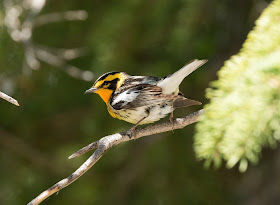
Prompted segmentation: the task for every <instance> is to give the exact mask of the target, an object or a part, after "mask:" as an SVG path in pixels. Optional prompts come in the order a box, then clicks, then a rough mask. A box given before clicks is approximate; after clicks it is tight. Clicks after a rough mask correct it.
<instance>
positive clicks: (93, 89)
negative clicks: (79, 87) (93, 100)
mask: <svg viewBox="0 0 280 205" xmlns="http://www.w3.org/2000/svg"><path fill="white" fill-rule="evenodd" d="M97 90H98V88H94V87H91V88H90V89H88V90H86V92H85V93H84V94H88V93H94V92H95V91H97Z"/></svg>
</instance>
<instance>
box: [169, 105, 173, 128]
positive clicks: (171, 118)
mask: <svg viewBox="0 0 280 205" xmlns="http://www.w3.org/2000/svg"><path fill="white" fill-rule="evenodd" d="M173 103H174V100H172V104H171V107H172V112H171V113H170V117H169V122H171V123H172V124H173V126H172V132H173V128H174V118H173V117H174V109H173Z"/></svg>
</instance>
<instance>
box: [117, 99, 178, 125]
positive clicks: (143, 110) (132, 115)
mask: <svg viewBox="0 0 280 205" xmlns="http://www.w3.org/2000/svg"><path fill="white" fill-rule="evenodd" d="M112 111H113V112H114V113H115V114H117V115H119V117H117V118H119V119H121V120H125V121H127V122H130V123H133V124H136V123H137V122H139V121H140V120H141V119H143V118H144V117H146V118H145V119H144V120H143V121H141V123H139V124H140V125H141V124H148V123H152V122H156V121H158V120H160V119H161V118H164V117H166V115H168V114H169V113H171V112H172V111H173V107H172V106H171V103H170V102H165V103H161V104H158V105H149V106H143V107H138V108H135V109H131V110H128V109H122V110H114V109H113V110H112Z"/></svg>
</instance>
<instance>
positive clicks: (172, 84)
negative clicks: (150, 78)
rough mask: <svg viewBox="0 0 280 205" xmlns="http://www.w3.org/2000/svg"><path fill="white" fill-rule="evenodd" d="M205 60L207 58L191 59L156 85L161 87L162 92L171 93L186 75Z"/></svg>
mask: <svg viewBox="0 0 280 205" xmlns="http://www.w3.org/2000/svg"><path fill="white" fill-rule="evenodd" d="M206 62H207V60H197V59H195V60H192V61H190V62H189V63H187V64H186V65H185V66H184V67H183V68H181V69H180V70H178V71H177V72H175V73H173V74H171V75H170V76H167V77H166V78H165V79H164V80H162V81H161V82H159V83H158V84H157V86H158V87H161V88H162V93H163V94H171V93H173V92H175V91H176V90H177V89H178V87H179V85H180V84H181V82H182V81H183V80H184V78H185V77H187V76H188V75H189V74H191V73H192V72H193V71H195V70H196V69H197V68H199V67H200V66H202V65H203V64H205V63H206Z"/></svg>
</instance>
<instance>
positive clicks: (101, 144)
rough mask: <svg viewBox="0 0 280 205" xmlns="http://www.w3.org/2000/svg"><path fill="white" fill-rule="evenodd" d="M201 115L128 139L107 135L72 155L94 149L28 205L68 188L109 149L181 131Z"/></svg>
mask: <svg viewBox="0 0 280 205" xmlns="http://www.w3.org/2000/svg"><path fill="white" fill-rule="evenodd" d="M201 114H203V109H202V110H199V111H197V112H194V113H192V114H190V115H188V116H185V117H181V118H176V119H175V120H174V121H173V122H164V123H160V124H155V125H154V124H153V125H149V126H146V127H143V128H142V127H141V128H138V129H136V130H135V133H134V135H133V138H130V136H131V133H130V132H128V131H127V132H123V133H116V134H113V135H108V136H106V137H103V138H101V139H100V140H98V141H96V142H93V143H91V144H89V145H88V146H86V147H84V148H82V149H80V150H79V151H77V152H75V153H74V154H72V155H71V156H70V157H69V159H71V158H74V157H78V156H80V155H82V154H84V153H86V152H88V151H90V150H92V149H96V150H95V152H94V153H93V154H92V155H91V156H90V157H89V158H88V159H87V160H86V161H85V162H84V163H83V164H82V165H81V166H80V167H79V168H78V169H77V170H76V171H75V172H73V173H72V174H71V175H70V176H69V177H67V178H65V179H62V180H61V181H59V182H57V183H56V184H55V185H53V186H52V187H50V188H49V189H47V190H45V191H44V192H42V193H41V194H40V195H38V196H37V197H36V198H35V199H33V200H32V201H31V202H29V203H28V205H36V204H40V203H41V202H42V201H44V200H45V199H46V198H48V197H49V196H51V195H52V194H54V193H56V192H58V191H59V190H61V189H63V188H64V187H66V186H68V185H69V184H71V183H72V182H74V181H75V180H77V179H78V178H79V177H81V176H82V175H83V174H84V173H85V172H86V171H88V170H89V169H90V168H91V167H92V166H93V165H94V164H95V163H96V162H97V161H98V160H99V159H100V158H101V157H102V156H103V154H104V153H105V152H106V151H107V150H108V149H110V148H111V147H113V146H115V145H117V144H120V143H122V142H126V141H129V140H134V139H138V138H140V137H144V136H149V135H154V134H158V133H163V132H168V131H171V130H175V129H182V128H184V127H186V126H187V125H190V124H192V123H194V122H197V121H198V117H199V116H200V115H201Z"/></svg>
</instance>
